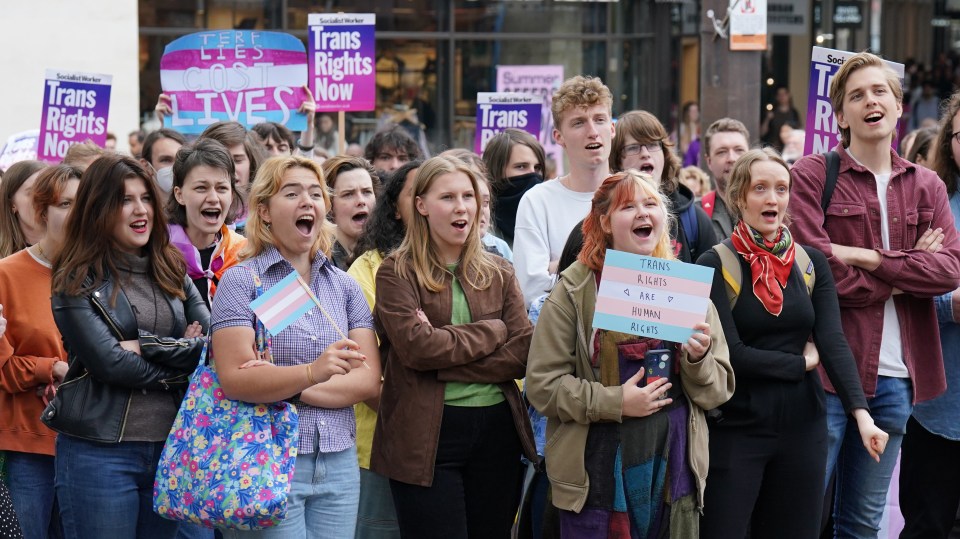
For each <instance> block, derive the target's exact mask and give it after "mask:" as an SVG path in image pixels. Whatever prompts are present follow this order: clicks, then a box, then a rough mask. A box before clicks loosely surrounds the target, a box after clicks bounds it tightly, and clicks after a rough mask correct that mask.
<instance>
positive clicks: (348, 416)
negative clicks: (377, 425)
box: [210, 246, 373, 455]
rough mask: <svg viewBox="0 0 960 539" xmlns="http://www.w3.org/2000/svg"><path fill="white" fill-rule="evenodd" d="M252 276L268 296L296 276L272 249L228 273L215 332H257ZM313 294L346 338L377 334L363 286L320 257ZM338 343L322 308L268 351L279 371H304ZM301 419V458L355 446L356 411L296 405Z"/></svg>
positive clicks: (216, 304)
mask: <svg viewBox="0 0 960 539" xmlns="http://www.w3.org/2000/svg"><path fill="white" fill-rule="evenodd" d="M250 270H253V271H255V272H257V274H258V275H259V276H260V280H261V281H262V282H263V290H264V291H267V290H269V289H270V287H271V286H273V285H275V284H276V283H278V282H279V281H280V280H282V279H283V278H284V277H286V276H287V275H289V274H290V272H292V271H296V270H295V269H294V268H293V266H292V265H291V264H290V263H289V262H287V261H286V260H285V259H284V258H283V257H282V256H281V255H280V252H279V251H277V249H276V248H275V247H272V246H271V247H268V248H267V250H266V251H264V252H263V254H261V255H259V256H257V257H254V258H252V259H250V260H247V261H246V262H244V263H243V264H242V265H241V266H236V267H233V268H230V269H229V270H227V272H226V273H225V274H224V276H223V278H222V279H221V280H220V284H219V285H218V286H217V294H216V296H214V298H213V308H212V313H211V316H210V328H211V331H213V332H216V331H218V330H220V329H223V328H227V327H236V326H246V327H254V324H255V316H254V314H253V311H252V310H251V309H250V302H251V301H253V300H254V298H255V297H256V287H255V286H254V284H253V279H252V276H251V275H250ZM310 289H311V290H312V291H313V293H314V294H315V295H316V296H317V299H319V300H320V302H321V303H322V304H323V306H324V308H325V309H326V310H327V312H328V313H329V314H330V316H331V317H332V318H333V319H334V320H335V321H336V323H337V326H339V327H340V328H341V329H342V330H343V332H344V333H349V332H350V330H353V329H357V328H368V329H373V317H372V316H371V315H370V308H369V307H368V306H367V302H366V300H365V299H364V297H363V293H362V292H361V291H360V286H359V285H358V284H357V282H356V281H354V280H353V279H352V278H351V277H350V276H349V275H347V274H346V273H345V272H343V271H341V270H339V269H337V267H336V266H334V265H333V263H332V262H331V261H330V260H329V259H328V258H327V257H325V256H324V255H323V253H317V256H316V257H314V260H313V263H312V265H311V267H310ZM338 340H340V334H339V333H338V332H337V329H336V328H335V327H333V325H331V324H330V321H329V320H328V319H327V317H326V316H324V315H323V313H322V312H321V311H320V309H318V308H316V307H315V308H313V309H311V310H310V311H308V312H307V314H305V315H304V316H302V317H300V319H299V320H297V321H296V322H294V323H293V324H291V325H290V326H288V327H286V328H285V329H284V330H283V331H281V332H280V333H279V334H277V335H273V336H272V344H271V348H270V351H271V353H272V354H273V359H274V362H276V364H277V365H280V366H290V365H303V364H306V363H310V362H312V361H314V360H315V359H316V358H317V357H319V356H320V354H322V353H323V352H324V350H326V349H327V347H328V346H330V345H331V344H332V343H334V342H336V341H338ZM292 402H293V403H294V404H296V406H297V410H298V411H299V413H300V441H299V443H298V445H297V451H298V452H299V454H302V455H303V454H308V453H315V452H316V451H320V452H322V453H333V452H337V451H343V450H345V449H348V448H350V447H352V446H353V445H354V442H355V439H356V420H355V418H354V415H353V407H349V406H348V407H346V408H338V409H328V408H317V407H314V406H310V405H308V404H305V403H303V402H302V401H299V400H293V401H292Z"/></svg>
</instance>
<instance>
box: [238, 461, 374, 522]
mask: <svg viewBox="0 0 960 539" xmlns="http://www.w3.org/2000/svg"><path fill="white" fill-rule="evenodd" d="M359 501H360V466H359V464H358V463H357V448H356V447H351V448H350V449H345V450H343V451H340V452H339V453H321V452H319V451H317V452H316V453H309V454H306V455H299V456H297V463H296V465H295V468H294V470H293V484H292V485H291V487H290V495H289V496H288V497H287V517H286V518H285V519H284V520H283V522H281V523H280V524H278V525H277V526H275V527H273V528H267V529H265V530H252V531H240V530H222V531H223V537H224V539H233V538H236V539H254V538H255V539H260V538H263V539H289V538H294V537H295V538H298V539H299V538H306V539H329V538H334V537H336V538H343V539H350V538H352V537H353V536H354V533H355V531H356V526H357V504H358V503H359Z"/></svg>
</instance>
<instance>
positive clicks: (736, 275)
mask: <svg viewBox="0 0 960 539" xmlns="http://www.w3.org/2000/svg"><path fill="white" fill-rule="evenodd" d="M713 250H714V251H716V252H717V254H718V255H720V271H721V272H722V273H723V284H724V285H725V286H724V287H725V288H726V289H727V300H728V301H729V302H730V310H731V311H732V310H733V307H734V306H735V305H736V304H737V297H739V296H740V288H741V286H742V285H743V271H742V270H741V269H740V255H738V254H737V252H736V251H735V250H734V248H733V242H732V241H731V240H730V238H727V239H725V240H723V241H722V242H720V243H718V244H716V245H714V246H713Z"/></svg>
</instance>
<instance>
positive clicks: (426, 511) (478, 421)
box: [390, 402, 523, 539]
mask: <svg viewBox="0 0 960 539" xmlns="http://www.w3.org/2000/svg"><path fill="white" fill-rule="evenodd" d="M521 452H522V448H521V445H520V438H519V436H517V429H516V427H515V426H514V423H513V416H512V415H511V413H510V405H509V404H507V403H506V402H502V403H500V404H497V405H494V406H486V407H478V408H470V407H461V406H444V407H443V420H442V423H441V426H440V439H439V441H438V444H437V459H436V465H435V466H434V471H433V484H432V485H431V486H429V487H421V486H417V485H410V484H407V483H401V482H399V481H394V480H391V481H390V489H391V491H392V492H393V501H394V505H396V508H397V521H398V523H399V525H400V535H401V536H402V537H405V538H406V537H409V538H417V539H421V538H431V537H436V538H438V539H441V538H442V539H457V538H462V539H467V538H468V537H484V538H491V539H497V538H504V539H507V538H509V537H510V527H511V526H512V525H513V519H514V516H515V515H516V511H517V507H518V505H519V502H520V486H521V481H522V480H523V466H522V463H521V462H520V456H521Z"/></svg>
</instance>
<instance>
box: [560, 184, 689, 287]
mask: <svg viewBox="0 0 960 539" xmlns="http://www.w3.org/2000/svg"><path fill="white" fill-rule="evenodd" d="M656 184H657V182H656V180H654V179H653V178H652V177H651V176H650V175H649V174H645V173H643V172H637V171H636V170H633V169H630V170H627V171H624V172H618V173H616V174H614V175H613V176H610V177H609V178H607V179H605V180H603V183H601V184H600V187H598V188H597V191H596V193H594V195H593V201H592V202H591V203H590V213H589V214H587V218H586V219H584V220H583V249H581V250H580V255H579V256H578V257H577V260H579V261H580V263H582V264H583V265H585V266H587V267H588V268H590V269H591V270H593V271H600V270H601V269H603V261H604V260H605V259H606V256H607V249H612V248H613V234H611V233H610V232H607V231H605V230H604V227H603V223H604V221H608V220H609V219H610V215H611V214H612V213H613V212H614V211H616V210H618V209H620V208H622V207H623V206H624V205H625V204H626V203H627V202H630V201H632V200H633V199H634V198H636V194H637V191H638V190H639V191H642V192H643V193H644V194H646V195H647V196H651V197H654V198H655V199H656V200H657V205H658V206H660V210H661V211H663V229H662V230H661V233H660V238H659V239H658V240H657V245H656V246H655V247H654V248H653V252H652V253H650V256H652V257H656V258H665V259H667V260H674V259H675V258H676V257H675V256H674V254H673V249H671V248H670V233H669V231H670V230H671V229H672V223H671V220H673V216H672V215H671V214H670V208H669V206H668V205H667V197H666V195H664V194H663V193H662V192H661V191H660V190H659V189H657V185H656Z"/></svg>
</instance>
